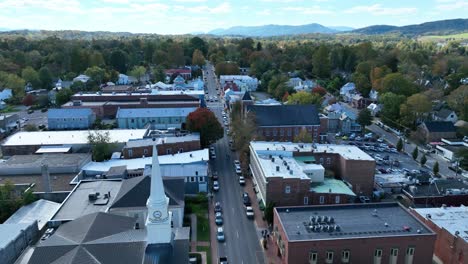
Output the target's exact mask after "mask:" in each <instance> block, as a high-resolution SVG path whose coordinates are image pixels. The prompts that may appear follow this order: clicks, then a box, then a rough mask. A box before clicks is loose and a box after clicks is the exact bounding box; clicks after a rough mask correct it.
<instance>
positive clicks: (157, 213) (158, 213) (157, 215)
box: [153, 210, 162, 220]
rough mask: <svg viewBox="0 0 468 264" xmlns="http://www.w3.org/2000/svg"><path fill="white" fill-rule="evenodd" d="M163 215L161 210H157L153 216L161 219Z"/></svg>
mask: <svg viewBox="0 0 468 264" xmlns="http://www.w3.org/2000/svg"><path fill="white" fill-rule="evenodd" d="M161 216H162V213H161V211H158V210H156V211H154V212H153V217H154V218H156V220H159V219H161Z"/></svg>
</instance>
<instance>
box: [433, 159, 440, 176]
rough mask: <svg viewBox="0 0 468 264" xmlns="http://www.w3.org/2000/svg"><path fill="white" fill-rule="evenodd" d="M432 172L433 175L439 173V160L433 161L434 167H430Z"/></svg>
mask: <svg viewBox="0 0 468 264" xmlns="http://www.w3.org/2000/svg"><path fill="white" fill-rule="evenodd" d="M432 172H434V175H438V174H439V162H438V161H436V163H434V167H432Z"/></svg>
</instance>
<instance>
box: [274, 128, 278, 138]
mask: <svg viewBox="0 0 468 264" xmlns="http://www.w3.org/2000/svg"><path fill="white" fill-rule="evenodd" d="M276 135H278V130H276V128H273V136H275V137H276Z"/></svg>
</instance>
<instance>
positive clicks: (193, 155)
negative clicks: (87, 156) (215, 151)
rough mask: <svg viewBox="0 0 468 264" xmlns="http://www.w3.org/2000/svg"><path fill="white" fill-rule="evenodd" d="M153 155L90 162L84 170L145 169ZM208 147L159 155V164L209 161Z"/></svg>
mask: <svg viewBox="0 0 468 264" xmlns="http://www.w3.org/2000/svg"><path fill="white" fill-rule="evenodd" d="M151 159H152V157H146V158H138V159H113V160H108V161H103V162H90V163H88V164H86V165H85V166H84V167H83V168H82V170H83V171H97V172H106V171H108V170H109V169H110V168H112V167H117V166H127V169H128V170H137V169H144V168H145V166H146V165H150V164H151V163H152V160H151ZM208 160H209V154H208V149H202V150H196V151H191V152H183V153H178V154H174V155H163V156H159V164H161V165H166V164H167V165H168V164H181V165H182V164H189V163H195V162H200V161H206V162H207V161H208Z"/></svg>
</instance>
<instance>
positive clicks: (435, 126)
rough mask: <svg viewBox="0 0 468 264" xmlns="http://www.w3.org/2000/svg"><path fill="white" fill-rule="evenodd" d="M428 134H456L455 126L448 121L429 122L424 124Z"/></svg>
mask: <svg viewBox="0 0 468 264" xmlns="http://www.w3.org/2000/svg"><path fill="white" fill-rule="evenodd" d="M424 124H425V125H426V128H427V130H428V131H429V132H456V131H457V130H456V129H455V126H454V125H453V123H452V122H450V121H430V122H425V123H424Z"/></svg>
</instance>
